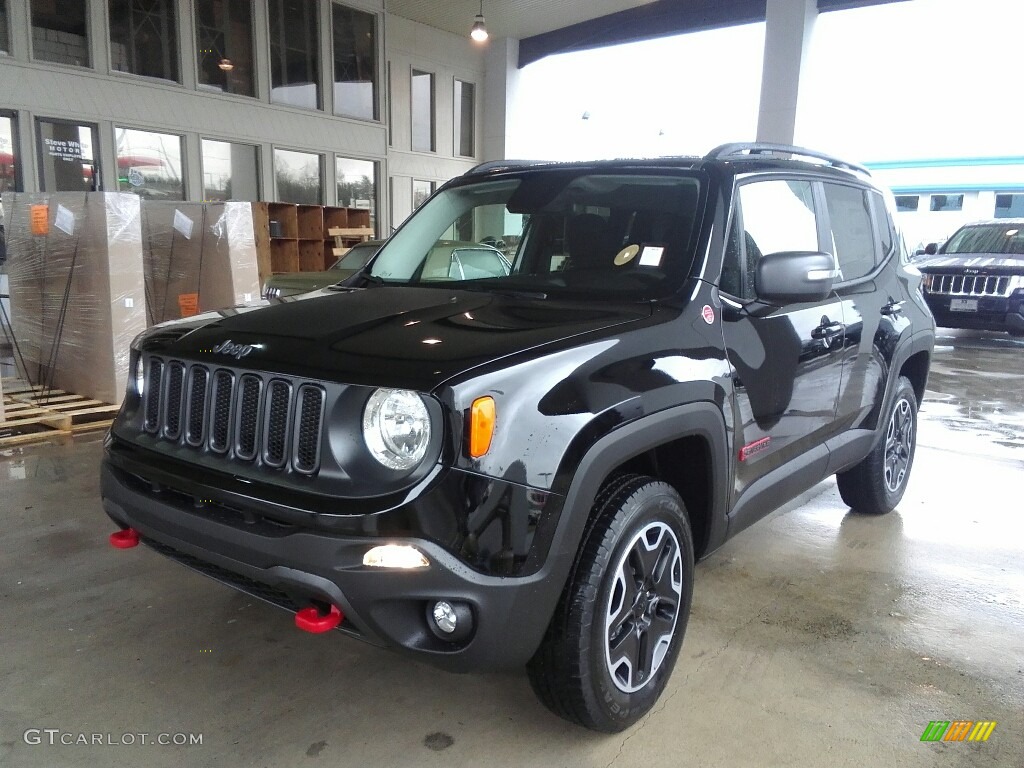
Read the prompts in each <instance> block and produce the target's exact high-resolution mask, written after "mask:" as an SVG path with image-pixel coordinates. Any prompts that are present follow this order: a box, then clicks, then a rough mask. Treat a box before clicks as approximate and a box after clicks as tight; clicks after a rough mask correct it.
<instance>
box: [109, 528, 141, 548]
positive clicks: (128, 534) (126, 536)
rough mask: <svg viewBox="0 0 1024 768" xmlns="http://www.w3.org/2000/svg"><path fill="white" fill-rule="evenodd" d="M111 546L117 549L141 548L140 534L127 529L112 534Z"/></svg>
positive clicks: (132, 529)
mask: <svg viewBox="0 0 1024 768" xmlns="http://www.w3.org/2000/svg"><path fill="white" fill-rule="evenodd" d="M110 546H112V547H116V548H117V549H131V548H132V547H137V546H139V532H138V531H136V530H135V529H134V528H125V529H124V530H123V531H115V532H114V533H112V534H110Z"/></svg>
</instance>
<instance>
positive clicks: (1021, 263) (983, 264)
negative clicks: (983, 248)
mask: <svg viewBox="0 0 1024 768" xmlns="http://www.w3.org/2000/svg"><path fill="white" fill-rule="evenodd" d="M914 266H915V267H917V268H918V269H919V270H921V271H922V272H926V273H927V272H943V271H949V270H961V269H979V270H983V271H984V272H985V273H986V274H989V275H1020V274H1024V255H1021V256H1015V255H1012V254H1001V253H960V254H941V253H940V254H937V255H935V256H929V257H928V258H927V259H924V260H922V261H917V262H915V263H914Z"/></svg>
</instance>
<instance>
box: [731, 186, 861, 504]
mask: <svg viewBox="0 0 1024 768" xmlns="http://www.w3.org/2000/svg"><path fill="white" fill-rule="evenodd" d="M819 242H820V227H819V224H818V220H817V217H816V215H815V205H814V194H813V182H812V181H809V180H793V179H771V180H765V181H754V182H748V183H746V184H744V185H742V186H740V187H739V190H738V194H737V207H736V210H735V211H734V214H733V224H732V228H731V230H730V235H729V239H728V243H729V244H728V248H727V254H726V265H727V266H726V269H725V270H724V271H723V286H722V287H723V288H726V289H727V292H728V293H731V294H737V295H736V297H735V300H731V299H730V298H729V296H728V295H723V304H724V309H723V314H722V319H723V333H724V336H725V345H726V348H727V351H728V355H729V361H730V363H731V364H732V368H733V383H734V397H735V403H736V410H737V413H738V418H737V423H736V424H735V425H734V427H735V430H736V432H735V441H734V446H735V450H736V453H735V455H734V456H733V460H734V461H735V466H736V473H735V477H736V480H735V488H734V496H733V506H734V507H735V505H736V502H737V501H738V500H739V499H740V498H742V496H743V494H744V493H745V492H746V491H747V490H748V489H749V488H750V486H751V485H752V484H754V483H756V482H757V481H758V480H759V479H761V478H765V477H766V476H767V475H769V473H770V472H771V471H772V470H774V469H778V468H780V467H782V466H783V465H788V464H791V463H792V467H793V468H794V469H797V468H798V467H799V466H800V464H799V463H793V462H794V460H796V459H798V457H801V456H804V457H805V458H806V459H807V463H808V464H810V467H809V469H808V471H809V472H811V473H813V472H815V471H816V469H815V468H816V467H817V466H818V465H819V464H820V466H821V469H822V471H823V470H824V467H825V465H826V464H827V452H825V451H824V449H823V443H824V442H825V440H827V439H828V438H829V437H830V436H831V435H832V434H833V433H834V431H835V429H836V404H837V401H838V397H839V383H840V380H841V377H842V365H843V338H844V323H843V306H842V302H841V300H840V298H839V297H838V296H837V295H836V294H835V293H832V294H831V295H830V296H829V297H828V298H826V299H825V300H823V301H817V302H803V303H797V304H788V305H782V306H775V305H771V304H767V303H765V302H762V301H760V300H758V298H757V296H756V289H755V284H754V283H755V281H754V276H755V274H756V270H757V262H758V260H759V259H760V258H761V257H762V256H763V255H766V254H769V253H779V252H782V251H818V250H820V247H819ZM733 264H738V265H739V267H738V268H735V271H734V272H732V273H731V275H732V276H731V277H728V278H727V275H729V274H730V273H729V270H730V269H733V268H732V267H731V266H730V265H733ZM728 289H731V290H728ZM818 453H820V454H821V455H820V456H818V455H817V454H818ZM809 454H811V455H809ZM812 459H813V461H812Z"/></svg>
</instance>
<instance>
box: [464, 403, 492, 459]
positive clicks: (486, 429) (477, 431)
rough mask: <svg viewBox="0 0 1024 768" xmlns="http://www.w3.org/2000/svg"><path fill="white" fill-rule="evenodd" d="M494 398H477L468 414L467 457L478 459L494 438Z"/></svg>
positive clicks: (485, 451)
mask: <svg viewBox="0 0 1024 768" xmlns="http://www.w3.org/2000/svg"><path fill="white" fill-rule="evenodd" d="M494 413H495V411H494V398H493V397H478V398H477V399H476V400H474V401H473V407H472V408H471V409H470V414H469V455H470V456H472V457H473V458H474V459H479V458H480V457H481V456H483V455H484V454H485V453H487V451H488V450H489V449H490V447H491V438H492V437H493V436H494Z"/></svg>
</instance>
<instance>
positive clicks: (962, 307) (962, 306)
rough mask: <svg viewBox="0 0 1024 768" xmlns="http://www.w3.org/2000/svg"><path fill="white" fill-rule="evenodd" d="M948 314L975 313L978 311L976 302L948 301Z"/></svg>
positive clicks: (971, 300) (975, 300)
mask: <svg viewBox="0 0 1024 768" xmlns="http://www.w3.org/2000/svg"><path fill="white" fill-rule="evenodd" d="M949 311H950V312H977V311H978V300H977V299H950V301H949Z"/></svg>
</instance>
